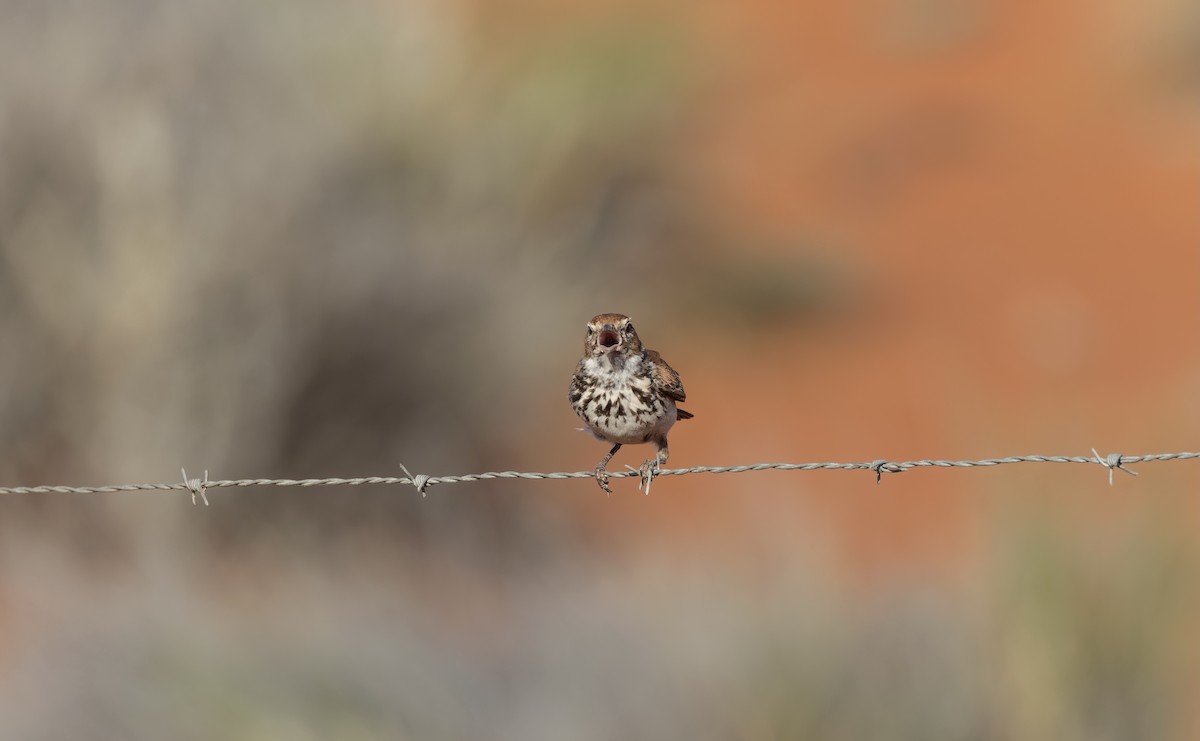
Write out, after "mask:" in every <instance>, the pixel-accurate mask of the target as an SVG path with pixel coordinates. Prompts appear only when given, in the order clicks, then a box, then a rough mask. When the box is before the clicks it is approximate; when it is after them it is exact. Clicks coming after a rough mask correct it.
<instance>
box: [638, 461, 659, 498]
mask: <svg viewBox="0 0 1200 741" xmlns="http://www.w3.org/2000/svg"><path fill="white" fill-rule="evenodd" d="M659 469H660V466H659V461H658V459H657V458H651V459H650V460H648V461H646V462H645V463H643V464H642V467H641V468H639V469H638V478H639V479H640V483H639V484H638V489H642V488H644V489H645V490H646V496H650V482H651V481H653V480H654V477H655V476H657V475H658V472H659Z"/></svg>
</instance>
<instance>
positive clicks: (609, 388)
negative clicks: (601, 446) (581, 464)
mask: <svg viewBox="0 0 1200 741" xmlns="http://www.w3.org/2000/svg"><path fill="white" fill-rule="evenodd" d="M582 370H583V376H584V380H585V381H586V383H584V384H583V389H582V391H583V393H582V394H581V395H580V397H579V399H578V400H577V401H575V402H573V403H572V407H573V408H574V409H575V413H576V414H578V415H579V416H580V417H581V418H582V419H583V421H584V422H585V423H586V424H587V426H588V427H589V428H590V429H591V431H592V434H594V435H595V436H596V437H598V438H600V439H602V440H607V441H608V442H611V443H621V444H623V445H632V444H637V443H644V442H649V441H650V440H652V439H654V438H657V437H662V436H665V435H666V433H667V431H668V430H670V429H671V426H672V425H674V424H675V420H676V418H677V412H676V409H675V402H674V400H673V399H671V398H669V397H665V396H663V395H661V394H659V393H658V392H657V391H656V390H655V388H654V385H653V383H652V382H651V372H652V371H653V369H652V368H650V367H649V366H648V365H647V364H646V363H644V362H643V360H642V358H641V357H639V356H634V357H631V358H626V359H625V362H624V363H622V364H621V365H620V366H619V367H614V364H612V363H610V362H609V361H608V360H607V359H606V358H603V357H600V358H595V357H593V358H588V359H587V360H586V361H584V364H583V368H582Z"/></svg>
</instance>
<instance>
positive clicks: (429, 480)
mask: <svg viewBox="0 0 1200 741" xmlns="http://www.w3.org/2000/svg"><path fill="white" fill-rule="evenodd" d="M1196 458H1200V453H1152V454H1149V455H1124V454H1122V453H1109V454H1108V455H1106V456H1101V455H1100V454H1099V453H1098V452H1096V449H1095V448H1092V455H1091V456H1074V455H1011V456H1007V457H1004V458H984V459H982V460H973V461H950V460H930V459H923V460H919V461H889V460H886V459H883V458H880V459H877V460H874V461H871V462H870V463H751V464H747V465H742V466H693V467H691V468H665V469H662V470H660V471H658V472H657V473H655V474H654V478H658V477H659V476H686V475H689V474H694V473H748V472H750V471H872V472H874V473H875V483H877V484H878V483H879V482H880V481H881V480H882V479H883V474H885V473H903V472H904V471H908V470H911V469H913V468H978V467H988V466H1002V465H1007V464H1010V463H1084V464H1092V465H1100V466H1103V467H1104V468H1106V469H1108V483H1109V485H1110V486H1111V485H1112V483H1113V472H1114V471H1118V470H1120V471H1124V472H1125V473H1128V474H1130V475H1132V476H1137V472H1136V471H1131V470H1129V469H1128V468H1126V467H1125V464H1127V463H1129V464H1133V463H1150V462H1153V461H1171V460H1192V459H1196ZM400 469H401V470H402V471H403V472H404V474H405V475H404V476H363V477H357V478H324V479H218V480H216V481H212V480H209V478H208V471H205V472H204V477H203V478H188V475H187V471H186V470H181V471H180V472H181V473H182V474H183V480H182V481H179V482H176V483H171V484H116V485H112V486H3V487H0V495H3V494H115V493H118V492H134V491H181V490H186V491H189V492H191V495H192V504H195V503H196V497H200V499H201V500H203V502H204V504H208V496H207V494H206V492H207V491H208V490H209V489H230V488H239V489H240V488H245V487H251V486H287V487H291V486H298V487H303V488H311V487H317V486H367V485H390V486H397V485H399V486H411V487H414V488H415V489H416V490H417V491H419V492H421V496H425V495H426V493H427V490H428V488H429V487H431V486H434V485H439V484H463V483H471V482H475V481H491V480H494V479H525V480H551V481H560V480H564V479H594V478H595V476H596V473H595V471H568V472H556V473H542V472H529V471H488V472H485V473H468V474H461V475H456V476H427V475H425V474H413V473H411V472H410V471H409V470H408V469H407V468H405V467H404V465H403V464H400ZM609 476H610V477H611V478H614V479H619V478H627V477H633V476H640V473H639V471H637V470H636V469H633V468H630V470H628V471H611V472H609Z"/></svg>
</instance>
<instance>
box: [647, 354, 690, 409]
mask: <svg viewBox="0 0 1200 741" xmlns="http://www.w3.org/2000/svg"><path fill="white" fill-rule="evenodd" d="M646 358H647V359H648V360H649V361H650V364H651V365H652V366H653V367H654V373H653V374H652V375H651V376H650V379H651V382H652V383H653V384H654V388H656V389H658V390H659V391H661V392H662V393H664V394H666V395H667V396H669V397H671V398H672V399H674V400H675V401H687V393H685V392H684V390H683V381H681V380H680V379H679V374H678V373H676V372H675V369H674V368H672V367H671V366H669V365H667V361H665V360H663V359H662V356H661V355H659V354H658V352H657V351H655V350H647V351H646Z"/></svg>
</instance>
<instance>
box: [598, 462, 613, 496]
mask: <svg viewBox="0 0 1200 741" xmlns="http://www.w3.org/2000/svg"><path fill="white" fill-rule="evenodd" d="M596 483H597V484H599V485H600V488H601V489H603V490H604V493H605V494H612V488H611V487H610V486H609V485H608V471H606V470H604V468H603V467H602V466H596Z"/></svg>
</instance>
